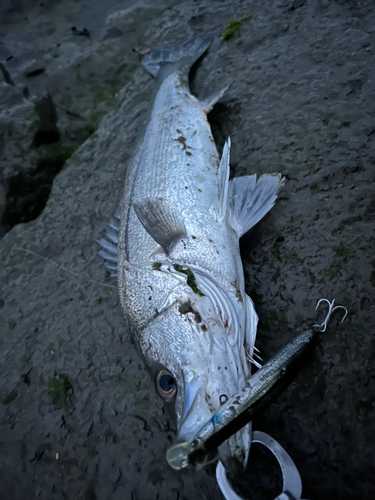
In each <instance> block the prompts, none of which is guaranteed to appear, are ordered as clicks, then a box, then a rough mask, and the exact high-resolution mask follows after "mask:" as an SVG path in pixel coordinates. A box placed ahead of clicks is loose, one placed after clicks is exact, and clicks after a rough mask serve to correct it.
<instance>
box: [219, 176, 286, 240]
mask: <svg viewBox="0 0 375 500" xmlns="http://www.w3.org/2000/svg"><path fill="white" fill-rule="evenodd" d="M283 185H284V178H281V174H264V175H261V176H260V177H259V179H258V180H257V176H256V174H254V175H246V176H243V177H236V178H234V179H232V180H231V181H230V182H229V189H228V219H229V223H230V225H231V227H232V228H233V229H234V230H235V231H236V233H237V235H238V237H239V238H240V237H241V236H242V235H243V234H245V233H246V232H247V231H249V229H251V228H252V227H253V226H255V224H257V223H258V222H259V221H260V220H261V219H262V218H263V217H264V216H265V215H266V213H267V212H268V211H269V210H271V208H272V207H273V206H274V204H275V201H276V198H277V194H278V192H279V190H280V188H281V187H282V186H283Z"/></svg>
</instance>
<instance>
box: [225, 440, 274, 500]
mask: <svg viewBox="0 0 375 500" xmlns="http://www.w3.org/2000/svg"><path fill="white" fill-rule="evenodd" d="M249 471H251V473H250V474H249ZM228 478H229V480H230V481H231V484H232V485H233V488H234V489H235V491H236V492H237V493H238V494H239V495H240V496H241V497H242V498H262V499H263V500H273V499H274V498H276V497H277V495H279V494H280V493H281V491H282V475H281V471H280V467H279V465H278V463H277V460H276V458H275V457H274V456H273V455H272V453H271V452H270V451H269V450H267V448H265V447H264V446H263V445H261V444H253V445H251V450H250V456H249V463H248V466H247V469H246V471H245V472H244V473H243V474H241V475H239V476H237V477H236V478H234V477H232V476H231V475H229V474H228Z"/></svg>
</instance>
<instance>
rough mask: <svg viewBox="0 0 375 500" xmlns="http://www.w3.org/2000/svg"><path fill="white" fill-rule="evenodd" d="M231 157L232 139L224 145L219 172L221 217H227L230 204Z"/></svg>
mask: <svg viewBox="0 0 375 500" xmlns="http://www.w3.org/2000/svg"><path fill="white" fill-rule="evenodd" d="M229 157H230V138H229V137H228V139H227V142H226V143H225V144H224V148H223V154H222V157H221V161H220V165H219V171H218V187H219V200H220V205H219V215H220V217H225V215H226V213H227V208H228V205H227V202H228V184H229V170H230V167H229Z"/></svg>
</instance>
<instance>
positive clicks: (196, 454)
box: [167, 299, 348, 470]
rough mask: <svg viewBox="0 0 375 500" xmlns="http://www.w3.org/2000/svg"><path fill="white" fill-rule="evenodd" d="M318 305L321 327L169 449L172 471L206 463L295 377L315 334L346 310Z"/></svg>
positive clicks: (286, 350) (331, 304)
mask: <svg viewBox="0 0 375 500" xmlns="http://www.w3.org/2000/svg"><path fill="white" fill-rule="evenodd" d="M322 302H326V303H327V304H328V314H327V316H326V318H325V320H324V322H323V323H322V324H316V325H314V326H313V327H312V328H309V329H308V330H305V331H303V332H302V333H300V334H299V335H298V336H297V337H295V338H294V339H292V340H291V341H290V342H289V343H288V344H287V345H286V346H285V347H284V348H282V349H281V350H280V351H279V352H277V353H276V354H275V355H274V356H272V358H271V359H270V360H269V361H267V363H265V364H264V365H263V366H262V367H261V368H260V369H259V370H258V371H257V372H256V373H255V374H254V375H253V376H252V377H250V378H249V379H248V380H247V382H246V383H245V385H244V386H243V387H242V389H241V390H240V391H239V392H238V393H236V394H235V395H233V396H232V397H231V398H230V399H229V400H228V401H227V402H226V403H225V404H224V405H223V406H222V407H221V408H220V409H219V411H217V412H216V413H215V414H214V415H213V416H212V417H211V418H210V420H209V421H208V422H206V424H204V425H203V427H202V428H201V429H200V430H199V431H198V432H197V434H196V435H195V436H194V438H193V440H192V441H191V442H190V443H186V442H185V443H180V444H177V445H175V446H172V447H171V448H170V449H169V450H168V452H167V462H168V463H169V465H170V466H171V467H172V468H173V469H176V470H180V469H183V468H185V467H187V466H188V465H189V464H192V465H196V466H197V467H198V468H199V467H201V466H202V464H203V465H204V464H205V463H206V461H207V460H206V456H208V455H210V454H211V455H212V454H215V450H216V448H217V447H218V446H219V445H220V444H221V443H222V442H223V441H225V440H226V439H228V437H229V436H230V435H231V434H233V433H235V432H236V431H237V430H238V429H241V427H243V425H244V422H245V423H246V422H247V421H249V419H250V418H252V417H254V415H255V414H256V413H258V412H259V411H260V410H261V409H263V408H264V406H265V404H269V403H270V401H271V400H273V399H274V398H275V396H277V395H279V394H280V393H281V392H282V391H283V390H285V388H286V387H287V386H288V385H289V384H290V383H291V382H292V380H293V379H294V378H295V377H296V375H297V373H298V372H299V369H300V368H301V365H302V363H303V362H304V360H305V359H306V355H307V354H308V353H309V351H310V350H311V348H312V347H313V346H314V345H315V344H316V341H317V339H318V337H319V335H320V334H321V333H322V332H324V331H325V330H326V328H327V324H328V321H329V319H330V317H331V315H332V313H333V312H334V311H336V310H337V309H343V310H344V312H345V314H344V316H343V318H342V320H341V323H342V322H343V321H344V320H345V318H346V316H347V314H348V311H347V309H346V308H345V307H344V306H335V299H333V301H332V302H329V301H328V300H327V299H320V300H319V302H318V304H317V306H316V309H318V307H319V305H320V304H321V303H322Z"/></svg>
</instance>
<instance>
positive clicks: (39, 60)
mask: <svg viewBox="0 0 375 500" xmlns="http://www.w3.org/2000/svg"><path fill="white" fill-rule="evenodd" d="M198 3H199V6H198ZM198 3H197V2H194V1H188V2H183V3H176V2H172V1H171V2H166V1H165V2H163V1H162V2H158V4H157V5H155V4H154V3H152V4H151V2H150V3H148V2H143V3H142V5H141V4H139V2H137V3H136V4H134V5H130V3H129V4H127V5H126V6H125V5H122V6H121V8H115V6H114V4H113V3H111V2H102V3H101V4H100V5H98V6H97V10H95V9H94V8H93V7H94V5H93V4H87V5H88V7H87V8H86V4H85V5H84V4H83V3H81V2H69V1H67V2H60V3H59V4H57V3H56V4H54V5H53V6H51V5H48V6H47V5H43V6H41V5H37V6H36V5H34V4H32V3H30V2H18V3H17V5H18V10H17V9H16V8H15V6H14V5H15V4H13V3H11V2H5V3H4V6H3V4H2V5H1V9H4V10H3V12H4V17H3V19H4V20H5V21H4V26H3V27H2V33H3V34H4V36H3V38H2V40H3V46H2V48H1V56H2V60H3V61H6V59H8V60H7V61H6V65H5V63H4V66H6V69H7V71H8V72H9V75H10V76H11V78H12V81H13V82H14V84H15V85H14V86H12V85H9V84H7V83H6V82H5V81H3V82H1V83H0V86H1V87H0V129H1V136H0V151H1V155H0V162H1V163H0V183H1V185H2V186H3V188H2V191H1V188H0V197H1V196H2V198H0V207H1V206H2V207H3V210H4V206H6V203H7V202H6V201H5V205H4V192H5V196H6V193H7V192H8V188H9V186H10V185H16V184H17V185H18V186H21V187H22V189H24V188H25V185H27V186H28V187H27V189H29V187H30V185H33V186H34V187H35V190H34V192H36V193H39V192H40V191H38V189H40V190H41V191H43V192H44V188H45V186H46V185H47V184H48V185H49V191H48V194H47V195H43V196H44V197H45V202H46V204H45V207H44V209H42V211H41V212H40V213H39V215H37V218H36V219H34V220H33V221H32V222H28V223H27V222H26V219H25V217H24V215H23V216H22V217H23V218H22V217H19V218H18V222H16V223H15V225H14V226H13V228H12V230H11V231H10V232H8V233H7V234H5V236H4V238H3V239H2V240H1V242H0V259H1V266H0V297H1V300H0V321H1V323H0V324H1V325H5V327H4V328H3V329H1V328H0V332H1V336H0V344H1V356H0V368H1V373H2V377H1V378H2V384H3V385H2V386H1V387H0V396H1V399H0V400H1V401H4V400H5V401H6V402H7V401H8V403H7V404H5V405H4V404H0V421H1V423H2V427H1V428H2V429H3V431H2V432H1V436H0V466H1V469H2V471H3V474H4V477H6V479H4V481H2V482H1V484H0V496H1V498H12V499H18V498H22V499H25V498H26V499H28V498H30V499H31V498H36V497H39V498H42V499H43V498H45V499H47V498H48V499H49V498H52V497H56V498H59V497H60V498H77V499H80V498H85V495H86V498H94V497H95V498H97V499H98V500H99V499H104V498H131V497H132V498H134V499H136V498H139V499H142V498H156V497H159V498H163V499H165V500H169V499H171V500H172V499H173V500H174V499H176V498H186V499H190V498H191V499H193V498H202V499H204V498H207V499H211V498H219V496H220V493H219V490H218V487H217V485H216V480H215V476H214V470H213V468H209V469H208V470H207V471H199V472H196V471H189V470H188V471H183V472H182V473H177V472H174V471H171V470H169V469H168V470H166V469H165V468H163V467H162V466H161V465H160V464H162V463H163V460H164V459H163V457H164V454H165V451H166V449H167V448H168V446H169V445H170V443H171V442H173V441H174V439H175V434H174V432H172V427H171V423H170V421H169V420H168V417H167V415H166V414H165V411H164V409H163V407H162V405H161V403H160V401H159V400H158V398H157V396H156V395H155V393H154V387H153V384H152V382H151V381H150V380H149V378H148V377H147V373H146V372H145V370H144V367H143V364H142V361H141V360H140V358H139V355H138V353H137V352H136V351H135V350H134V347H133V346H132V344H131V342H130V339H129V335H128V332H127V331H126V328H125V326H124V325H125V323H124V319H123V317H122V313H121V311H120V308H119V306H118V295H117V290H116V288H115V284H112V283H111V282H109V281H108V279H107V277H106V275H105V272H104V270H103V269H102V268H101V264H100V259H99V260H98V258H97V256H96V252H97V248H96V244H95V239H96V238H98V237H99V235H100V233H101V231H102V229H103V227H104V225H105V223H106V222H107V221H108V220H109V219H110V217H111V216H112V214H113V213H114V211H115V209H116V206H117V203H118V201H119V199H120V197H121V193H122V189H123V182H124V178H125V171H126V162H127V161H128V160H129V158H130V157H131V153H132V150H133V148H134V145H135V144H136V141H137V139H138V137H139V135H140V133H141V131H142V128H143V127H144V121H145V119H146V116H147V114H146V110H147V104H148V100H149V99H150V95H152V89H153V87H154V82H153V81H152V80H151V78H150V77H149V76H148V75H147V74H145V73H144V71H143V70H142V68H141V67H140V66H139V55H138V54H137V53H134V52H132V49H131V48H132V47H138V46H140V45H141V44H142V43H144V42H147V45H149V46H151V47H157V46H166V45H170V44H171V45H178V44H179V43H182V42H184V41H186V39H188V38H192V37H193V36H196V35H198V34H201V33H206V32H210V33H214V34H215V35H216V37H215V41H214V43H213V45H212V47H211V48H210V50H209V52H208V54H207V55H206V56H205V57H204V58H203V59H202V60H201V61H200V62H199V63H198V64H197V65H196V66H195V68H194V69H193V72H192V74H191V77H192V89H193V91H194V93H195V94H196V95H197V96H198V97H203V98H204V97H205V96H207V95H210V94H211V93H212V92H213V91H214V90H216V89H220V88H223V87H224V86H226V85H228V84H229V83H232V86H231V88H230V89H229V90H228V92H227V95H225V96H224V97H223V99H222V101H221V102H220V103H219V104H218V106H217V108H216V109H214V111H213V112H212V113H213V114H211V116H210V117H209V119H210V121H211V124H212V128H213V131H214V135H215V139H216V141H217V144H218V146H219V148H220V147H221V146H222V144H223V142H224V140H225V139H226V137H227V136H228V135H231V137H232V145H233V147H232V150H233V155H232V161H231V164H232V165H231V166H232V174H233V175H236V176H238V175H246V174H251V173H258V174H261V173H271V172H278V171H280V172H282V173H283V174H284V175H285V176H286V179H287V181H286V184H285V187H284V192H283V194H282V196H280V198H279V200H278V202H277V203H276V205H275V207H274V209H273V211H272V213H271V214H270V215H269V216H268V217H267V219H266V221H265V222H264V223H263V229H262V233H263V236H262V239H261V240H260V242H259V243H258V245H257V246H254V247H252V248H251V252H248V256H246V260H245V269H246V277H247V292H248V293H249V294H250V295H251V296H252V298H253V299H254V301H255V305H256V309H257V311H258V313H259V315H260V319H261V321H260V326H259V333H258V347H260V348H261V351H262V357H263V359H268V358H269V357H270V356H272V354H273V353H274V352H276V351H277V350H278V349H280V348H281V347H282V346H283V345H285V344H286V343H287V342H288V341H289V340H290V338H291V337H292V336H294V334H295V333H296V331H297V329H298V328H300V327H301V328H302V327H308V326H311V325H312V324H314V323H315V322H316V321H317V316H316V313H315V311H314V307H315V303H316V301H317V300H318V299H319V298H321V297H327V298H333V297H335V298H336V300H337V302H340V303H343V304H344V305H346V306H347V307H348V309H349V317H348V320H347V321H346V322H345V323H344V324H342V325H338V324H337V325H334V324H332V327H331V328H330V329H329V330H328V331H327V332H326V333H325V334H324V335H322V337H321V339H320V342H319V345H318V347H317V349H316V351H315V352H314V354H313V355H312V357H311V358H310V359H309V361H308V362H307V363H306V366H304V368H303V370H302V372H301V374H300V376H299V377H298V378H297V379H296V382H295V383H294V384H292V385H291V386H290V388H289V389H288V390H287V391H286V392H285V394H283V395H282V396H281V397H280V398H279V399H278V400H277V401H276V402H275V403H274V404H273V405H272V406H271V407H270V408H268V409H266V410H265V411H264V413H263V415H261V416H260V417H259V418H258V419H257V420H256V421H255V422H254V426H255V428H257V429H261V430H264V431H265V432H268V433H270V434H271V435H272V436H273V437H275V438H276V439H277V440H278V441H280V443H281V444H282V445H283V446H284V447H285V448H286V449H287V451H288V452H289V453H290V454H291V456H292V458H293V459H294V461H295V462H296V464H297V466H298V468H299V470H300V472H301V475H302V479H303V485H304V497H306V498H329V497H332V498H338V499H341V498H342V499H344V498H345V499H356V498H373V497H374V495H375V492H374V485H373V482H372V476H373V463H374V461H375V459H374V450H373V445H372V441H373V434H374V421H375V418H374V411H375V410H374V402H373V400H372V398H371V396H370V395H371V394H373V393H374V387H373V382H374V379H373V376H372V368H371V367H372V366H373V365H374V342H373V338H372V335H373V332H372V331H371V329H370V328H369V325H371V324H372V321H373V299H372V297H373V286H374V284H375V278H374V275H375V271H371V269H373V268H374V264H373V238H374V218H373V212H374V210H373V195H372V190H371V186H372V185H373V182H374V175H373V157H374V137H375V135H374V133H373V130H374V122H373V116H372V109H371V106H369V104H368V103H369V102H373V101H374V99H375V89H374V79H373V76H372V75H373V64H372V59H371V54H372V52H371V50H372V45H371V43H372V42H371V35H372V34H373V26H374V25H375V19H374V7H373V4H372V3H371V2H361V3H358V2H326V1H323V0H321V1H318V2H302V3H303V5H302V4H301V2H293V1H292V0H291V1H281V2H274V3H270V4H267V8H265V6H264V5H263V4H261V3H256V2H253V3H252V5H251V11H250V13H251V14H252V19H251V21H250V22H249V23H244V24H243V26H241V32H240V37H239V38H237V39H233V40H228V41H227V42H224V41H222V40H220V35H221V33H222V32H223V30H224V28H225V27H226V26H227V24H228V20H229V19H230V18H232V17H233V16H234V14H233V12H235V15H236V16H237V17H238V18H240V17H241V16H242V15H243V14H245V12H243V11H242V8H243V3H240V2H234V3H233V2H231V4H230V8H229V7H228V5H229V4H226V3H225V2H216V1H215V2H211V1H210V2H208V1H202V2H198ZM300 4H301V5H300ZM293 6H294V10H288V9H290V8H291V7H293ZM89 7H90V8H89ZM197 9H198V10H197ZM90 12H93V14H92V17H91V18H90ZM21 14H22V15H21ZM67 14H69V15H68V16H67ZM95 16H96V18H95ZM25 18H27V19H25ZM56 19H59V22H58V23H57V22H56ZM89 22H90V24H89ZM47 23H49V24H47ZM72 24H74V25H76V26H87V29H88V30H89V31H90V40H88V39H87V37H85V36H80V37H78V36H77V37H76V36H72V33H71V29H70V28H71V26H72ZM111 26H116V27H117V29H119V30H121V31H122V32H123V36H121V37H119V38H112V39H110V40H105V41H103V40H102V37H103V33H106V30H108V29H110V27H111ZM41 30H42V32H41ZM239 41H241V42H242V43H237V42H239ZM11 56H12V57H11ZM38 68H45V69H46V71H45V73H43V74H41V75H39V76H35V77H32V78H27V77H26V73H27V72H28V71H29V72H30V71H34V70H36V69H38ZM26 85H27V87H28V90H29V92H28V93H23V92H22V89H23V88H24V87H25V86H26ZM47 91H48V92H50V94H51V96H53V102H54V104H55V111H56V114H57V117H58V121H53V120H52V122H53V123H55V125H56V126H57V125H58V131H59V133H60V140H59V141H58V142H55V143H52V144H48V141H47V143H44V144H40V145H39V146H38V147H37V148H32V147H31V144H32V142H33V139H34V137H35V134H36V132H37V130H38V128H39V127H38V123H39V120H40V118H39V117H38V116H37V115H36V114H35V102H39V101H40V100H41V99H42V98H43V96H45V95H46V93H47ZM108 113H109V114H108ZM105 115H107V116H105ZM104 116H105V117H104ZM103 117H104V118H103ZM80 145H81V147H80V148H79V149H78V147H79V146H80ZM54 148H57V149H54ZM59 148H61V149H62V150H60V151H58V149H59ZM67 149H68V151H67ZM77 149H78V150H77ZM74 150H77V151H76V153H75V154H74V155H72V152H73V151H74ZM69 151H70V154H69ZM68 156H69V157H70V159H69V161H68V162H67V163H66V164H65V166H64V168H61V169H60V171H59V172H58V175H56V176H55V174H56V173H57V171H58V170H59V168H60V167H59V165H58V164H57V163H53V162H52V163H50V164H47V163H46V162H47V160H48V159H54V161H55V160H56V158H59V157H60V158H62V159H64V161H66V160H67V157H68ZM39 162H42V163H39ZM43 162H44V163H43ZM49 172H51V173H54V177H53V179H52V176H51V177H49ZM17 176H19V177H17ZM15 179H18V180H19V179H21V180H22V181H25V179H26V180H27V183H26V182H18V181H17V182H16V183H15V184H13V180H15ZM42 188H43V189H42ZM12 189H13V188H12ZM27 189H26V191H27ZM16 192H17V190H16ZM1 193H3V194H1ZM22 193H23V191H22V190H21V188H19V190H18V194H15V196H14V200H15V202H14V205H13V206H24V207H25V206H27V204H26V203H23V201H24V199H26V198H28V196H29V194H30V193H29V194H27V193H26V194H22ZM1 199H2V200H3V201H2V202H1ZM37 200H39V194H38V196H36V197H35V199H34V200H33V203H34V202H35V203H36V201H37ZM1 203H2V205H1ZM17 204H18V205H17ZM35 213H36V212H35ZM23 214H24V212H23ZM19 222H23V224H19ZM8 229H9V228H8ZM245 246H246V245H245ZM369 263H370V264H369ZM369 265H371V266H370V267H371V268H370V267H369ZM30 369H31V370H32V371H31V372H30V375H29V378H22V377H23V376H25V374H28V373H29V370H30ZM56 373H59V374H61V373H64V374H66V376H67V377H68V380H69V381H70V383H71V385H72V387H74V398H73V399H74V410H72V409H71V408H69V409H68V410H66V409H64V408H56V407H55V405H54V404H53V401H52V399H51V397H50V396H49V395H48V390H49V387H48V381H49V380H51V379H53V378H54V377H56ZM12 391H14V392H12ZM15 391H16V392H15ZM14 395H15V397H14V398H13V396H14ZM10 396H11V397H10ZM9 398H10V399H11V400H9ZM46 434H49V436H48V437H46ZM51 443H53V444H51ZM254 452H256V449H254ZM57 453H58V459H56V456H57ZM254 457H255V458H256V455H254ZM261 460H262V461H261ZM261 460H260V461H259V465H258V464H257V461H256V460H254V462H255V463H253V462H252V465H251V467H250V468H249V470H248V471H247V472H246V474H245V479H244V487H243V488H242V489H241V492H242V495H243V497H244V498H246V497H248V498H249V496H250V491H251V498H263V497H264V495H263V493H264V491H268V493H270V492H271V493H272V494H274V493H275V494H278V493H280V476H279V475H278V474H279V471H278V468H277V464H275V463H271V462H272V461H271V460H270V463H268V462H267V457H262V458H261ZM158 464H159V465H158ZM258 467H259V469H258ZM258 471H259V474H257V473H258ZM158 472H160V475H162V480H160V481H158V480H157V477H156V476H157V474H158ZM253 474H255V476H253ZM253 477H255V479H253ZM246 481H247V483H248V484H250V488H253V490H251V489H246ZM239 487H241V486H240V485H239ZM262 495H263V496H262ZM271 498H273V497H271Z"/></svg>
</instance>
